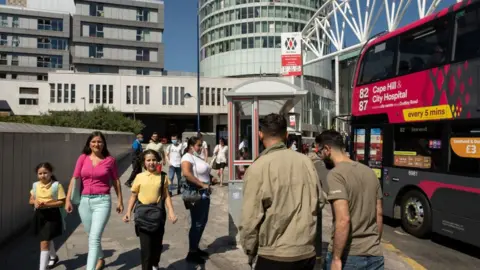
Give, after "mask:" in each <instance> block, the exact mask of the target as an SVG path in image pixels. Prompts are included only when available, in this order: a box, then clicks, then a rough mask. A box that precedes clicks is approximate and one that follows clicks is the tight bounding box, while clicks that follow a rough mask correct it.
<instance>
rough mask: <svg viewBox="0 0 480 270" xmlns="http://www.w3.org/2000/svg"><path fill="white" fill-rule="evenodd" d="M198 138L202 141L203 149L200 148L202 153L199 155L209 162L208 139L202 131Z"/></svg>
mask: <svg viewBox="0 0 480 270" xmlns="http://www.w3.org/2000/svg"><path fill="white" fill-rule="evenodd" d="M198 138H199V139H200V140H201V141H202V149H201V150H200V153H198V155H199V157H200V158H201V159H203V160H204V161H205V162H208V144H207V142H206V141H204V140H203V134H202V133H200V134H199V136H198Z"/></svg>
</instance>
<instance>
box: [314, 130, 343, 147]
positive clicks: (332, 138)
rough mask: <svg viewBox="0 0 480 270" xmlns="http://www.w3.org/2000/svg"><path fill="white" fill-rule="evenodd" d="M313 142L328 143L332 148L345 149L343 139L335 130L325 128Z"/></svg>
mask: <svg viewBox="0 0 480 270" xmlns="http://www.w3.org/2000/svg"><path fill="white" fill-rule="evenodd" d="M315 143H317V144H319V145H321V146H323V145H328V146H330V147H332V148H337V149H340V150H345V142H344V141H343V136H342V134H340V132H338V131H336V130H333V129H331V130H325V131H324V132H322V133H320V135H317V136H316V137H315Z"/></svg>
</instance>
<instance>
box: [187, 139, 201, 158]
mask: <svg viewBox="0 0 480 270" xmlns="http://www.w3.org/2000/svg"><path fill="white" fill-rule="evenodd" d="M200 140H201V139H200V137H196V136H193V137H190V138H188V141H187V147H186V148H185V150H183V155H185V154H186V153H188V151H189V150H190V147H193V146H195V144H196V143H197V142H198V141H200Z"/></svg>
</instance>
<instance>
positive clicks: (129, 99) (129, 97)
mask: <svg viewBox="0 0 480 270" xmlns="http://www.w3.org/2000/svg"><path fill="white" fill-rule="evenodd" d="M131 103H132V87H131V86H130V85H127V104H131Z"/></svg>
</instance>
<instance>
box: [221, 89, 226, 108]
mask: <svg viewBox="0 0 480 270" xmlns="http://www.w3.org/2000/svg"><path fill="white" fill-rule="evenodd" d="M226 91H227V89H226V88H223V92H222V97H223V98H222V106H225V105H226V104H225V97H224V96H225V92H226Z"/></svg>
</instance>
